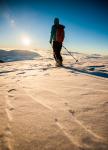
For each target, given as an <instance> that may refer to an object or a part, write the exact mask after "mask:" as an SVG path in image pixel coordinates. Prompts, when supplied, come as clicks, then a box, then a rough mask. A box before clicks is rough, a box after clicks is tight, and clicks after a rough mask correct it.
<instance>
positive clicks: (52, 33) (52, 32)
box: [49, 26, 54, 43]
mask: <svg viewBox="0 0 108 150" xmlns="http://www.w3.org/2000/svg"><path fill="white" fill-rule="evenodd" d="M53 36H54V28H53V26H52V28H51V35H50V41H49V42H50V43H52V40H53Z"/></svg>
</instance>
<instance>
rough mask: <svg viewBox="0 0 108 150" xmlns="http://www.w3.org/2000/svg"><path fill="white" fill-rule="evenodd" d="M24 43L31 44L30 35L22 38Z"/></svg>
mask: <svg viewBox="0 0 108 150" xmlns="http://www.w3.org/2000/svg"><path fill="white" fill-rule="evenodd" d="M21 41H22V44H23V45H25V46H29V45H30V44H31V40H30V38H29V37H28V36H23V37H22V38H21Z"/></svg>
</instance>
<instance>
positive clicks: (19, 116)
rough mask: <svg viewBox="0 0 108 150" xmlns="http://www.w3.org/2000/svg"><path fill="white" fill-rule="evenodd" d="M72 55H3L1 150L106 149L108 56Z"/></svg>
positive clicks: (0, 56) (0, 70) (0, 76)
mask: <svg viewBox="0 0 108 150" xmlns="http://www.w3.org/2000/svg"><path fill="white" fill-rule="evenodd" d="M13 53H14V54H15V55H13ZM8 54H9V55H8ZM10 54H12V55H10ZM73 54H74V57H76V58H77V59H78V60H79V62H78V63H75V61H74V60H73V59H72V57H71V56H70V55H68V54H67V53H65V52H63V58H64V62H63V63H64V66H63V67H61V68H60V67H58V68H57V67H55V63H54V60H53V57H52V52H51V51H47V50H46V51H42V50H34V51H23V50H22V51H21V50H20V51H17V53H16V51H15V50H14V51H8V52H7V51H4V50H1V51H0V60H3V61H4V63H0V150H107V149H108V79H107V78H108V59H107V56H101V55H97V54H95V55H85V54H80V53H73ZM19 56H20V57H19ZM13 57H14V59H13ZM4 58H5V59H4ZM17 58H18V59H17ZM20 58H21V59H20ZM17 60H18V61H17Z"/></svg>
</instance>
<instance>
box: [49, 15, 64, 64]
mask: <svg viewBox="0 0 108 150" xmlns="http://www.w3.org/2000/svg"><path fill="white" fill-rule="evenodd" d="M64 28H65V26H64V25H61V24H59V19H58V18H55V19H54V25H53V26H52V28H51V36H50V43H51V44H52V42H53V45H52V47H53V55H54V58H55V61H56V66H62V62H63V58H62V56H61V54H60V52H61V49H62V43H63V40H64V37H65V32H64Z"/></svg>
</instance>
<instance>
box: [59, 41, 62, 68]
mask: <svg viewBox="0 0 108 150" xmlns="http://www.w3.org/2000/svg"><path fill="white" fill-rule="evenodd" d="M61 49H62V43H58V59H59V62H60V64H61V65H62V61H63V58H62V56H61Z"/></svg>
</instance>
